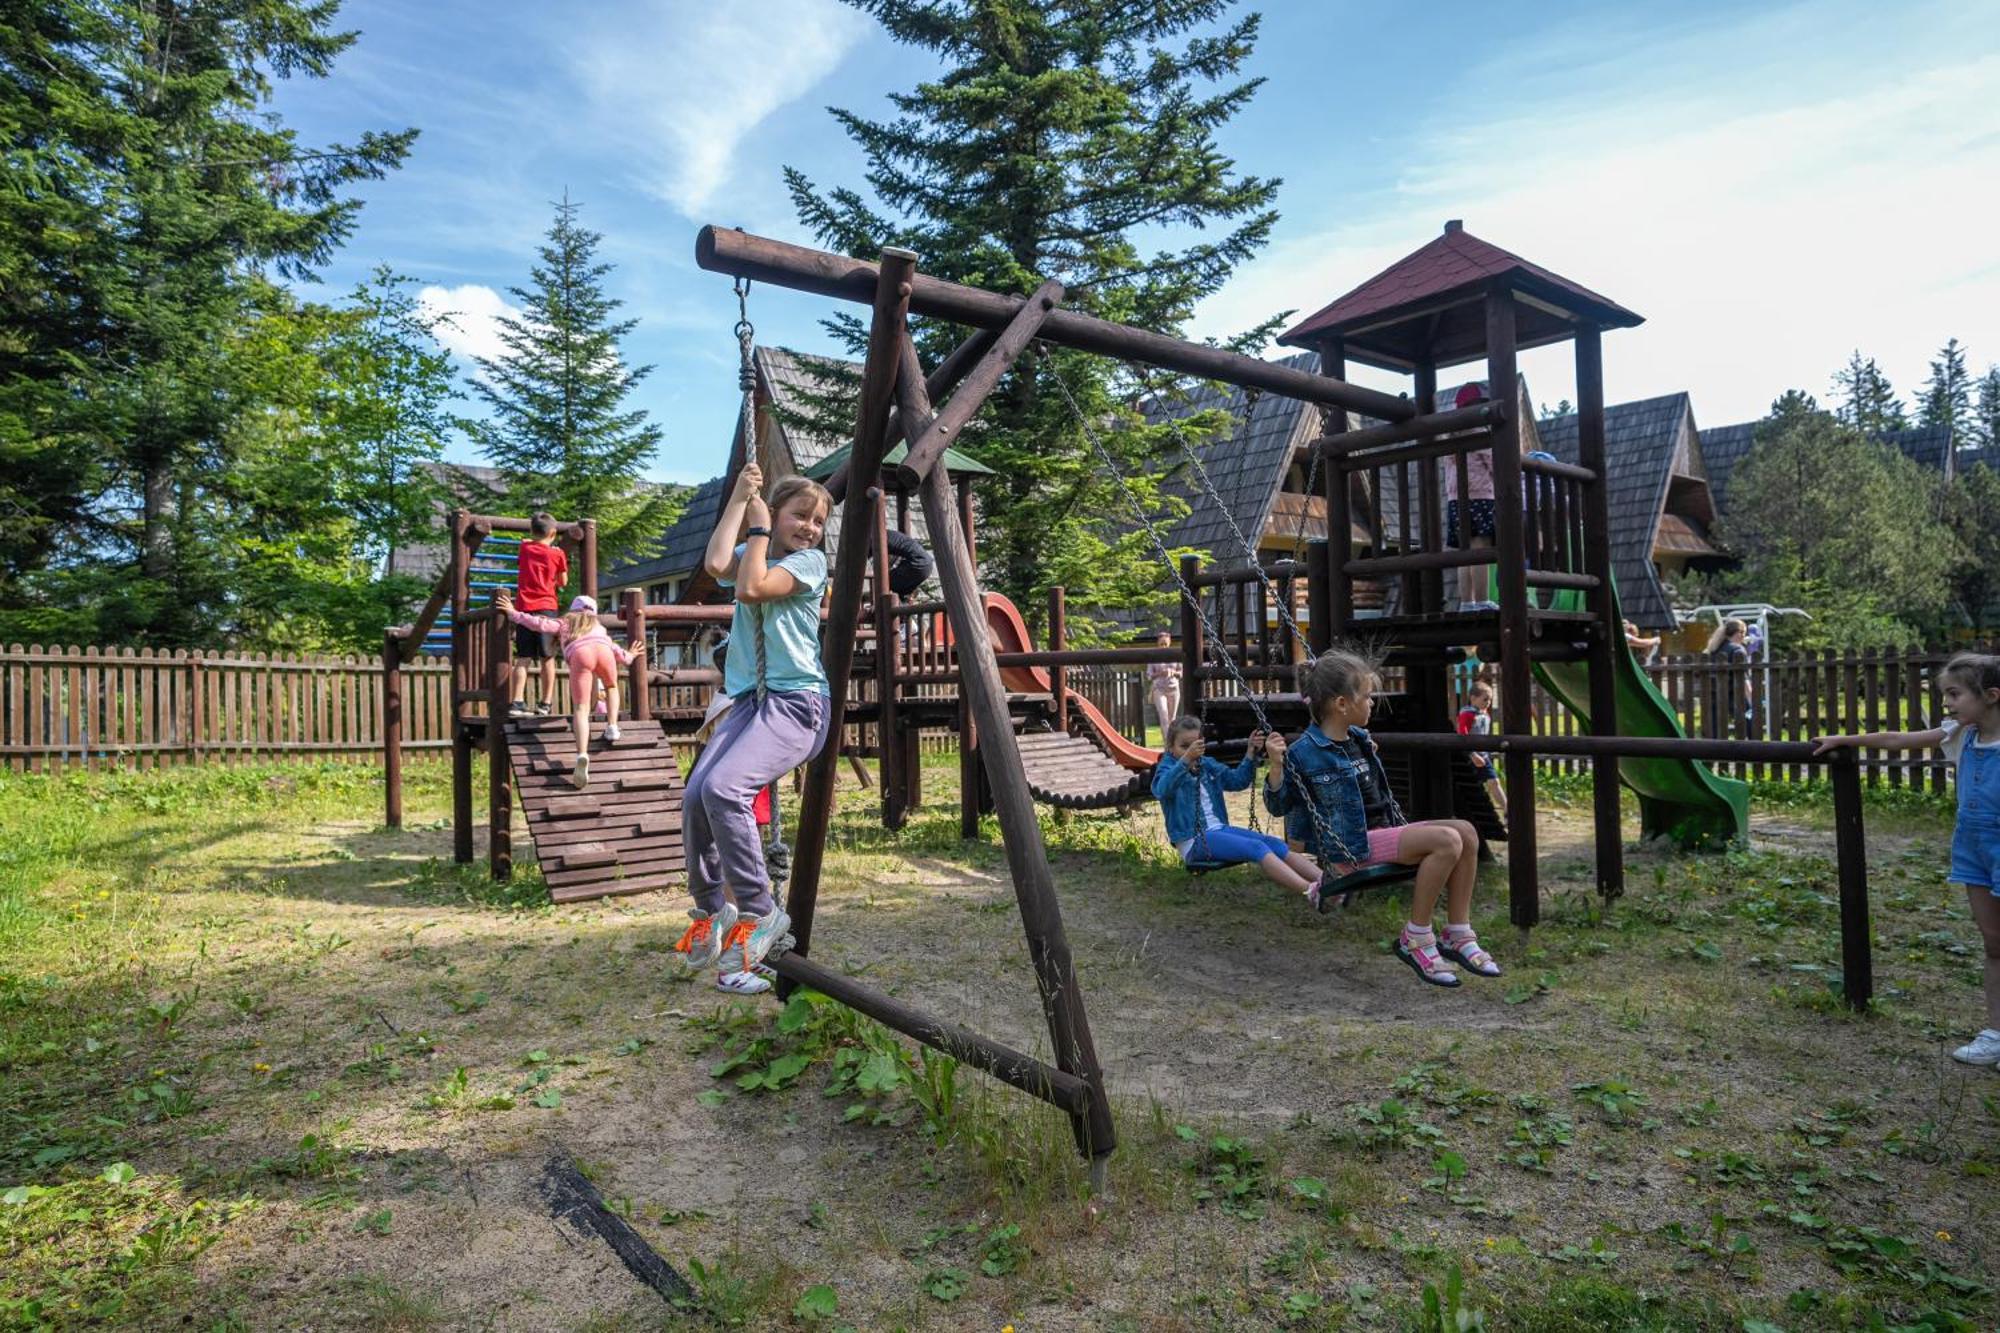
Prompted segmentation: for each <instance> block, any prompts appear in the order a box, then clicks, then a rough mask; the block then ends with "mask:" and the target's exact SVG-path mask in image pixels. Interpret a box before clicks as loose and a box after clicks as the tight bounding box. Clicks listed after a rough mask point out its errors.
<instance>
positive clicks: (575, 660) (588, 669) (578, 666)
mask: <svg viewBox="0 0 2000 1333" xmlns="http://www.w3.org/2000/svg"><path fill="white" fill-rule="evenodd" d="M565 656H567V658H568V660H569V681H570V688H572V689H575V688H577V687H578V686H580V685H582V684H583V683H584V681H586V680H588V679H589V678H590V677H592V676H595V677H597V678H598V679H599V680H601V681H603V682H604V683H605V684H606V685H616V684H617V683H618V649H617V648H615V647H614V646H613V645H612V643H611V640H609V639H585V640H583V641H582V642H581V643H573V644H571V645H570V646H569V651H568V652H567V654H565ZM1369 848H1370V850H1371V853H1372V851H1373V848H1374V843H1373V842H1370V843H1369Z"/></svg>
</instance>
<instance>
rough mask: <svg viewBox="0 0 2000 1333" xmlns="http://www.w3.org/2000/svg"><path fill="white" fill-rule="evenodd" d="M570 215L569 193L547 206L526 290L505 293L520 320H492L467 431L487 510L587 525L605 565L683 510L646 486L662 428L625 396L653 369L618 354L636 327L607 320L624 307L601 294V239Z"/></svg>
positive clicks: (573, 210)
mask: <svg viewBox="0 0 2000 1333" xmlns="http://www.w3.org/2000/svg"><path fill="white" fill-rule="evenodd" d="M578 209H579V206H578V205H576V204H573V203H571V202H570V201H569V200H568V199H567V198H565V199H564V200H563V202H562V203H560V204H558V205H556V215H555V222H554V224H553V225H552V226H551V227H550V228H549V232H548V244H546V245H544V246H542V247H541V262H540V263H539V264H537V265H535V266H534V267H533V268H532V269H530V270H529V282H530V285H529V286H527V287H514V288H510V289H509V290H510V291H511V293H512V294H513V296H514V298H515V299H516V300H518V301H519V302H520V303H521V306H522V313H521V317H520V318H519V319H515V318H511V317H509V318H503V319H501V320H500V341H501V344H502V345H503V346H504V347H505V348H506V349H507V350H506V353H505V354H504V355H502V356H500V357H498V358H496V359H493V360H486V359H484V358H482V359H481V360H480V362H479V365H480V370H481V371H482V374H481V375H480V376H479V377H478V378H476V379H474V381H473V388H474V390H475V392H476V393H477V394H478V396H479V398H480V399H481V400H482V401H484V403H485V404H486V407H487V412H488V415H487V417H486V419H485V420H483V421H468V422H466V423H465V426H466V430H467V432H468V433H469V434H470V435H471V436H472V438H473V439H474V440H475V441H476V442H477V443H478V445H479V447H480V449H481V450H482V451H483V452H484V453H485V455H486V457H487V458H488V459H489V460H490V461H491V462H492V463H493V465H494V466H495V467H496V468H498V469H499V470H500V472H501V474H502V476H503V477H504V478H505V480H506V486H507V489H506V490H505V491H504V492H503V493H502V494H500V495H498V496H496V498H495V503H496V504H498V505H500V506H501V507H503V508H504V509H505V510H506V511H507V512H511V513H529V512H532V511H534V510H537V509H547V510H549V511H550V512H552V513H554V514H555V515H556V517H557V518H560V519H564V520H566V521H567V520H574V519H583V518H594V519H596V520H597V548H598V553H599V558H600V559H603V560H606V561H609V560H614V559H617V558H619V557H620V556H624V555H630V554H633V553H635V552H637V551H638V550H640V549H641V548H642V547H643V546H645V545H646V543H648V542H649V541H651V540H652V539H653V538H655V537H657V536H659V535H660V534H661V533H662V532H665V531H666V529H667V527H668V526H669V525H670V524H671V523H672V522H673V521H674V518H675V517H676V516H677V514H678V512H679V509H680V507H681V506H680V503H679V501H678V496H677V493H675V492H672V491H668V490H664V489H661V488H657V487H653V486H649V485H647V484H646V482H645V479H644V473H643V464H644V463H645V462H646V461H647V460H648V459H650V458H651V457H652V456H653V454H654V452H655V451H656V450H657V449H658V448H659V444H660V429H659V427H657V426H655V425H653V424H651V423H650V422H649V421H648V420H647V418H646V413H645V411H644V410H643V409H628V408H626V406H625V399H626V397H627V395H629V394H630V393H631V392H632V389H633V387H634V386H635V385H637V384H638V383H639V381H640V380H642V379H644V378H645V377H646V376H647V375H648V374H649V373H651V371H652V367H651V366H631V365H627V364H626V363H625V361H624V359H623V358H622V357H621V356H620V355H619V351H618V343H619V340H620V339H621V338H623V337H624V336H625V335H626V334H628V333H630V332H631V331H632V330H633V329H634V328H636V327H637V326H638V321H637V320H635V319H626V320H618V319H614V318H613V315H614V312H616V311H617V310H618V308H619V307H620V306H621V305H623V304H624V303H623V302H622V301H619V300H617V299H615V298H613V297H611V296H608V295H606V293H605V290H604V278H605V275H606V274H608V273H610V272H611V265H609V264H605V263H600V262H598V261H597V259H596V258H595V256H596V253H597V245H598V242H599V241H601V240H602V239H603V238H602V237H601V236H600V235H598V233H596V232H593V231H590V230H587V229H586V228H585V227H584V226H583V225H582V224H581V223H580V222H579V221H578V220H577V212H578Z"/></svg>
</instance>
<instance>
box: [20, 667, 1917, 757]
mask: <svg viewBox="0 0 2000 1333" xmlns="http://www.w3.org/2000/svg"><path fill="white" fill-rule="evenodd" d="M926 633H927V631H926ZM921 637H922V636H920V638H921ZM923 641H924V642H928V639H927V638H924V639H923ZM938 657H939V660H940V663H941V664H943V663H944V662H945V661H946V660H947V659H948V652H947V651H946V650H944V649H942V648H940V649H939V650H938ZM1948 657H1949V653H1947V652H1944V651H1933V650H1929V649H1921V648H1911V649H1896V650H1885V651H1870V652H1847V653H1835V652H1824V653H1813V654H1801V655H1798V656H1793V657H1787V658H1782V659H1776V660H1773V661H1772V662H1770V663H1769V664H1768V665H1764V664H1757V665H1753V666H1751V667H1749V668H1741V667H1737V668H1731V667H1725V666H1721V665H1718V664H1716V663H1714V662H1711V661H1709V660H1708V659H1707V658H1705V657H1700V656H1681V655H1675V656H1668V657H1663V658H1660V659H1658V660H1656V661H1654V662H1653V663H1651V664H1649V666H1648V667H1647V670H1648V673H1649V674H1650V675H1651V676H1652V678H1653V682H1654V684H1655V685H1657V686H1658V687H1659V689H1660V692H1661V694H1662V695H1663V696H1665V698H1666V699H1667V701H1668V703H1669V705H1670V706H1671V707H1672V708H1673V710H1674V713H1675V715H1676V716H1677V717H1678V718H1679V719H1680V721H1681V726H1682V729H1683V730H1684V731H1686V733H1687V734H1688V735H1690V736H1702V737H1710V738H1717V737H1725V738H1746V737H1747V738H1751V739H1769V740H1780V741H1799V740H1809V739H1811V738H1812V737H1814V736H1819V735H1825V734H1828V733H1832V732H1857V731H1894V730H1917V729H1921V728H1923V727H1926V726H1930V725H1934V724H1935V721H1936V719H1937V716H1938V703H1937V688H1936V675H1937V670H1938V668H1939V667H1941V666H1942V665H1943V664H1944V662H1945V661H1946V660H1947V658H1948ZM1392 674H1393V673H1392ZM381 677H382V663H381V661H380V660H379V659H377V658H368V657H358V656H347V657H333V656H321V657H315V656H305V657H274V656H270V655H267V654H263V653H234V652H203V651H199V650H195V651H188V650H184V649H177V650H174V651H172V652H166V651H153V650H149V649H133V648H94V647H87V648H77V647H42V646H41V645H29V646H23V645H20V644H14V645H11V646H8V647H6V648H4V649H0V759H4V762H5V765H6V767H8V768H10V769H14V770H17V771H18V770H22V769H29V770H54V769H60V768H66V767H86V768H89V767H98V766H102V765H110V764H116V765H123V766H126V767H164V766H167V765H175V764H187V763H198V762H210V761H218V762H225V763H226V762H238V761H243V760H251V759H258V758H267V757H279V756H298V755H310V756H318V757H325V758H340V759H373V758H375V757H376V756H378V755H379V753H380V750H381V743H382V716H381V714H382V686H381ZM1068 679H1069V684H1070V686H1071V688H1073V689H1075V690H1077V691H1078V692H1079V693H1081V694H1083V695H1084V696H1085V697H1086V698H1088V699H1089V700H1090V701H1091V702H1092V703H1094V704H1096V705H1097V707H1098V708H1099V709H1100V710H1102V711H1103V712H1104V714H1105V716H1106V717H1108V718H1109V719H1110V720H1111V722H1112V725H1113V726H1115V727H1117V728H1118V730H1119V731H1120V732H1122V733H1123V734H1124V735H1125V736H1126V737H1128V738H1129V739H1131V740H1134V741H1138V742H1141V743H1147V744H1154V745H1157V744H1158V743H1159V735H1158V732H1159V728H1158V726H1157V724H1156V723H1155V721H1154V719H1153V717H1152V714H1151V709H1150V707H1149V705H1148V702H1147V691H1146V682H1145V676H1144V668H1143V667H1124V666H1083V667H1072V668H1070V669H1069V671H1068ZM403 680H404V688H405V691H406V701H405V709H404V718H403V743H404V748H405V750H409V751H417V752H423V751H431V750H440V751H441V750H444V749H446V748H448V747H449V745H450V743H451V732H450V719H451V698H450V689H451V678H450V667H449V665H448V664H447V663H445V662H444V661H442V660H431V659H422V660H419V661H416V662H412V663H409V664H408V665H406V666H405V667H404V668H403ZM1470 681H1471V675H1470V673H1461V674H1460V675H1459V677H1458V684H1459V687H1460V690H1461V692H1462V691H1463V689H1464V688H1465V687H1467V686H1468V685H1469V684H1470ZM1389 683H1390V684H1391V685H1392V686H1393V684H1394V681H1391V682H1389ZM1746 685H1747V686H1748V688H1747V690H1746V688H1745V686H1746ZM1210 690H1211V692H1216V691H1218V690H1220V691H1222V692H1228V691H1227V689H1226V688H1225V687H1224V686H1223V685H1222V683H1220V682H1210ZM866 692H867V691H864V693H866ZM926 692H927V693H928V692H932V691H928V690H927V691H926ZM705 695H706V691H705V690H704V689H696V688H691V687H687V686H673V687H671V688H669V687H666V686H655V687H654V706H655V708H656V709H657V708H660V707H663V706H664V707H669V708H675V709H681V710H692V709H695V708H698V707H700V706H701V704H702V703H704V702H706V698H705ZM1746 696H1747V697H1746ZM1737 699H1744V701H1745V707H1744V708H1743V709H1742V711H1741V712H1740V713H1736V714H1734V715H1732V712H1731V705H1732V704H1733V702H1734V701H1735V700H1737ZM1534 709H1535V729H1536V731H1537V732H1539V733H1541V734H1545V735H1558V736H1567V735H1577V734H1580V733H1582V731H1583V730H1584V728H1583V727H1582V725H1581V723H1580V721H1579V720H1578V718H1577V717H1576V716H1575V715H1574V714H1573V713H1571V712H1570V711H1569V710H1568V709H1566V708H1564V707H1563V706H1562V705H1561V704H1560V703H1559V702H1557V701H1556V700H1555V699H1554V698H1553V697H1551V696H1549V695H1548V694H1546V693H1545V692H1544V691H1543V690H1542V689H1541V688H1540V687H1539V686H1537V687H1536V689H1535V699H1534ZM869 731H870V733H871V735H870V736H868V737H861V736H857V737H856V738H855V739H856V740H857V741H859V742H860V743H862V744H864V745H865V744H868V743H869V741H870V740H872V728H870V729H869ZM956 739H957V738H956V736H954V735H953V734H952V733H950V732H949V731H939V732H936V733H935V734H930V733H927V734H926V735H925V736H924V738H923V744H924V748H925V749H926V750H927V751H933V752H935V751H936V750H939V749H943V748H945V747H948V746H950V745H952V744H955V742H956ZM1537 762H1538V763H1542V764H1545V765H1548V766H1550V767H1552V768H1556V769H1564V770H1567V769H1577V768H1581V767H1582V766H1583V765H1584V763H1585V761H1583V760H1580V759H1576V758H1574V757H1570V756H1553V755H1552V756H1545V757H1543V758H1541V759H1539V760H1537ZM1861 766H1862V772H1863V773H1864V774H1865V775H1866V779H1867V781H1868V782H1869V783H1870V784H1871V785H1884V784H1886V785H1889V786H1894V787H1901V786H1908V787H1917V788H1929V789H1932V790H1942V789H1943V788H1944V787H1945V786H1946V785H1947V783H1948V781H1949V777H1950V768H1949V765H1947V764H1946V763H1944V762H1943V760H1942V759H1941V758H1940V757H1939V756H1938V755H1937V754H1936V753H1935V752H1934V751H1910V752H1907V753H1894V752H1888V751H1872V750H1871V751H1866V752H1864V753H1863V754H1862V756H1861ZM1718 767H1719V768H1720V769H1721V770H1722V771H1724V772H1728V773H1731V774H1733V775H1735V776H1740V777H1749V778H1789V779H1792V780H1794V781H1812V780H1814V778H1815V776H1816V773H1817V770H1816V769H1815V768H1814V767H1813V766H1811V765H1799V764H1762V763H1757V764H1751V763H1725V764H1721V765H1718Z"/></svg>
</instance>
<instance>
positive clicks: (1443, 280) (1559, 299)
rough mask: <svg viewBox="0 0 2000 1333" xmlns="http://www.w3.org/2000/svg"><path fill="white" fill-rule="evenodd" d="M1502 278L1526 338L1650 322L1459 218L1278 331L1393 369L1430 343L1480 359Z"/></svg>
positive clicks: (1440, 358) (1456, 359)
mask: <svg viewBox="0 0 2000 1333" xmlns="http://www.w3.org/2000/svg"><path fill="white" fill-rule="evenodd" d="M1496 280H1504V281H1505V282H1506V283H1507V284H1508V285H1510V286H1511V287H1512V288H1513V289H1514V291H1515V293H1516V296H1517V302H1518V304H1519V306H1520V312H1519V315H1518V321H1519V322H1518V329H1519V332H1518V335H1517V336H1518V339H1519V342H1518V345H1519V346H1521V347H1539V346H1541V345H1542V344H1544V343H1552V342H1561V341H1562V340H1563V339H1565V338H1568V337H1570V336H1571V335H1572V334H1573V333H1574V332H1575V329H1576V325H1577V324H1579V323H1585V324H1594V325H1596V326H1597V327H1598V328H1630V327H1632V326H1633V325H1635V324H1638V323H1641V322H1642V321H1641V319H1640V317H1639V316H1638V315H1635V314H1633V313H1632V312H1631V311H1630V310H1627V309H1626V308H1625V307H1624V306H1621V305H1619V304H1618V303H1617V302H1615V301H1612V300H1609V299H1608V298H1606V297H1602V296H1599V295H1598V294H1597V293H1595V292H1593V291H1591V290H1590V289H1589V288H1587V287H1584V286H1582V285H1581V284H1579V283H1575V282H1571V281H1570V280H1569V279H1568V278H1565V277H1563V276H1561V275H1560V274H1556V273H1551V272H1550V271H1549V270H1548V269H1545V268H1543V267H1542V266H1541V265H1539V264H1531V263H1529V262H1528V261H1527V260H1525V259H1523V258H1521V257H1520V256H1519V255H1517V254H1513V253H1511V252H1509V251H1506V250H1502V249H1501V248H1500V247H1499V246H1497V245H1494V244H1492V243H1491V242H1489V241H1482V240H1480V239H1479V238H1478V237H1477V236H1474V235H1473V234H1472V233H1471V232H1469V231H1466V230H1465V229H1464V228H1463V227H1462V226H1460V225H1459V224H1458V223H1457V222H1456V221H1453V222H1447V223H1445V224H1444V234H1443V235H1442V236H1439V237H1438V238H1437V239H1436V240H1434V241H1432V242H1430V243H1429V244H1428V245H1425V246H1423V247H1422V248H1420V249H1418V250H1415V251H1412V252H1411V253H1410V254H1407V255H1405V256H1403V257H1402V258H1401V259H1399V260H1397V261H1396V262H1395V263H1393V264H1391V265H1390V266H1389V267H1388V268H1386V269H1383V270H1382V271H1381V272H1380V273H1378V274H1376V275H1375V276H1374V277H1372V278H1370V279H1369V280H1368V281H1366V282H1364V283H1362V284H1361V285H1360V286H1359V287H1356V288H1355V289H1354V290H1353V291H1351V292H1349V293H1348V294H1347V295H1345V296H1343V297H1341V298H1340V299H1339V300H1337V301H1335V302H1334V303H1333V304H1332V305H1329V306H1327V307H1326V308H1325V309H1323V310H1321V311H1320V312H1319V313H1317V314H1315V315H1312V316H1309V317H1308V318H1306V319H1305V320H1303V321H1301V322H1300V323H1298V324H1296V325H1294V326H1293V327H1292V328H1290V329H1288V330H1286V331H1285V333H1284V335H1283V336H1282V337H1280V338H1279V339H1278V341H1279V342H1281V343H1284V344H1286V345H1287V346H1291V347H1318V346H1320V345H1321V343H1322V342H1323V341H1324V340H1326V339H1328V338H1338V339H1339V340H1340V341H1341V344H1342V346H1343V349H1344V350H1345V352H1346V354H1347V357H1348V359H1350V360H1354V361H1362V362H1366V363H1367V364H1369V365H1372V366H1381V367H1383V368H1384V369H1387V370H1405V371H1407V370H1410V369H1411V368H1413V367H1414V366H1415V365H1416V363H1417V360H1418V359H1419V357H1421V356H1422V355H1423V353H1424V351H1425V350H1426V347H1428V350H1429V352H1430V354H1431V356H1432V357H1433V358H1435V361H1436V364H1438V365H1440V366H1449V365H1456V364H1458V363H1460V362H1464V361H1473V360H1477V359H1478V358H1480V357H1483V356H1485V355H1486V314H1485V308H1484V304H1483V302H1484V297H1485V294H1486V290H1487V288H1488V287H1489V286H1491V285H1492V284H1493V283H1494V282H1495V281H1496Z"/></svg>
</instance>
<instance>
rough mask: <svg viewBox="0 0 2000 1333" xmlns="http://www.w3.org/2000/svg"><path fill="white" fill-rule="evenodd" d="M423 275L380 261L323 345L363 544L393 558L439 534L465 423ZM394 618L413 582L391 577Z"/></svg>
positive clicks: (387, 586)
mask: <svg viewBox="0 0 2000 1333" xmlns="http://www.w3.org/2000/svg"><path fill="white" fill-rule="evenodd" d="M415 286H416V280H415V279H413V278H409V277H405V276H403V275H401V274H397V273H394V272H392V271H391V270H390V269H389V268H388V267H387V266H383V267H379V268H377V269H376V270H375V272H374V273H373V274H372V275H370V277H369V279H368V281H367V282H364V283H361V284H358V285H357V286H356V287H355V288H354V291H353V292H352V293H351V295H350V296H349V298H348V300H349V303H348V306H347V308H346V310H344V311H343V312H341V314H340V316H339V318H338V319H337V320H336V321H334V323H333V327H332V329H331V334H330V336H329V337H328V339H327V340H326V345H325V351H324V353H323V356H324V360H325V362H326V382H327V384H328V386H329V401H328V402H327V403H326V404H325V405H324V413H325V416H326V424H325V431H326V435H327V437H328V439H329V440H331V441H336V442H338V443H339V445H340V447H341V448H342V449H343V450H344V451H345V453H346V458H345V460H344V462H345V464H346V467H345V474H346V476H345V482H346V484H345V491H346V495H347V498H348V501H349V503H350V505H351V507H352V509H353V513H354V516H355V519H356V521H357V524H358V532H359V534H360V542H361V553H362V554H363V555H365V556H366V557H367V558H368V559H370V560H371V561H374V562H376V563H378V564H379V565H380V566H381V567H383V568H385V569H386V568H387V567H388V566H389V565H391V564H393V563H394V560H395V556H396V552H397V551H398V550H400V549H402V548H403V547H405V546H408V545H409V544H410V543H412V542H416V541H422V540H425V539H426V538H429V537H431V536H432V535H433V534H434V532H435V529H436V526H437V525H436V513H437V507H438V501H439V500H440V499H441V498H442V496H441V488H440V487H439V486H438V484H437V482H436V480H435V474H434V472H433V470H432V468H431V466H430V465H432V464H435V463H436V462H437V461H438V460H439V459H440V458H442V457H443V455H444V449H445V445H446V443H447V442H448V441H449V440H450V438H451V436H452V434H453V432H454V431H455V430H456V428H457V421H456V418H455V417H454V416H453V414H452V411H451V406H452V404H453V403H454V402H455V401H456V400H457V398H458V390H457V380H456V377H455V376H454V375H453V373H452V366H451V354H450V353H449V352H447V351H446V350H445V349H444V348H443V347H442V346H441V345H439V343H438V339H437V329H438V326H439V324H440V322H441V320H440V318H439V317H438V316H435V315H432V314H430V313H429V312H427V311H426V310H425V309H424V308H423V306H422V305H421V304H420V303H419V302H418V301H417V299H416V297H415V296H414V295H413V294H412V291H411V289H412V288H413V287H415ZM382 591H383V599H382V601H383V606H382V612H383V619H384V623H387V622H388V621H390V620H393V619H395V618H396V616H397V615H398V614H400V613H401V611H402V609H403V605H404V603H405V602H406V601H407V598H408V595H409V593H410V592H411V591H413V590H412V589H407V588H401V587H398V586H396V585H395V583H394V582H393V581H385V582H384V583H383V585H382Z"/></svg>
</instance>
